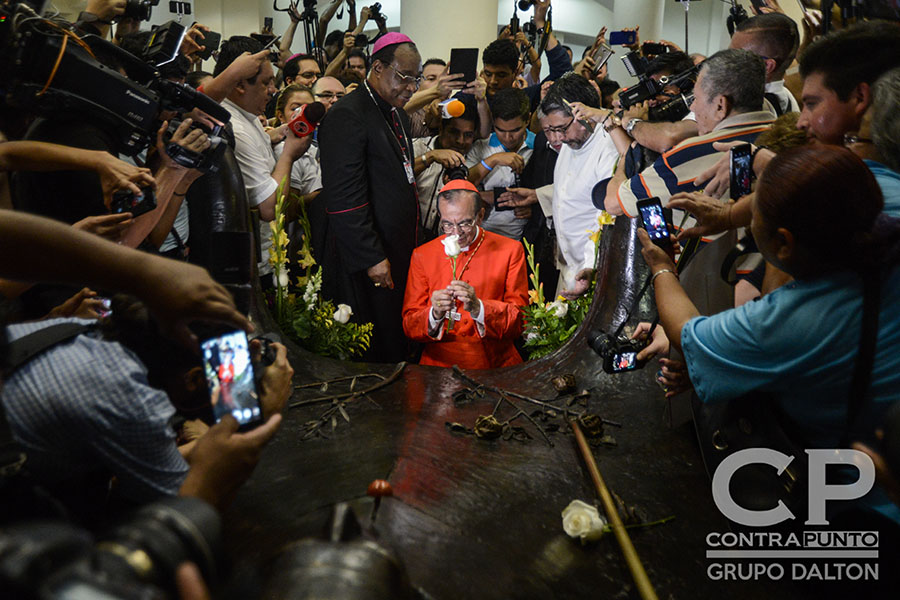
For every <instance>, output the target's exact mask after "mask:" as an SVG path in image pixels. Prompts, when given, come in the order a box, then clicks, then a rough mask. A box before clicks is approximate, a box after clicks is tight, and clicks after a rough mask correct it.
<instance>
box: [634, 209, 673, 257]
mask: <svg viewBox="0 0 900 600" xmlns="http://www.w3.org/2000/svg"><path fill="white" fill-rule="evenodd" d="M637 207H638V211H640V213H641V224H642V225H643V226H644V229H646V230H647V235H649V236H650V240H651V241H652V242H653V243H654V244H657V245H660V246H668V245H670V240H669V226H668V225H667V224H666V216H665V214H664V213H663V207H662V203H661V202H660V201H659V198H648V199H646V200H641V201H639V202H638V203H637Z"/></svg>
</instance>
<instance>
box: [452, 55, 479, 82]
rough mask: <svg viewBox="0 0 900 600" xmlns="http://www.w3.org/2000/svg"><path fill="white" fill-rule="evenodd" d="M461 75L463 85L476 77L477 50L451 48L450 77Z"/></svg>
mask: <svg viewBox="0 0 900 600" xmlns="http://www.w3.org/2000/svg"><path fill="white" fill-rule="evenodd" d="M455 73H462V74H463V75H464V77H463V79H464V81H465V83H470V82H472V81H475V79H476V78H477V77H478V48H452V49H451V50H450V75H453V74H455Z"/></svg>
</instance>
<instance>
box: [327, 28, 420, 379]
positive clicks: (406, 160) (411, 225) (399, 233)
mask: <svg viewBox="0 0 900 600" xmlns="http://www.w3.org/2000/svg"><path fill="white" fill-rule="evenodd" d="M374 50H375V51H374V53H373V54H372V70H371V71H370V73H369V77H368V79H367V80H366V82H365V83H364V84H363V85H361V86H359V87H358V88H357V89H356V90H354V91H353V92H352V93H350V94H348V95H347V96H345V97H344V98H343V99H341V100H340V101H338V102H337V103H336V104H335V105H334V106H333V107H332V108H331V110H329V111H328V114H327V115H326V117H325V119H324V120H323V121H322V124H321V125H320V128H319V134H318V141H319V156H320V160H321V165H322V194H321V195H320V196H319V198H318V199H317V204H318V209H319V210H320V213H324V215H322V214H320V215H319V216H320V218H321V219H322V220H321V221H320V220H319V219H315V217H314V222H313V227H314V229H318V231H317V232H316V233H314V244H315V248H314V251H315V253H316V257H317V259H318V261H319V262H320V264H321V265H322V267H323V270H324V271H323V292H324V293H325V296H326V297H328V298H331V299H332V300H334V302H335V303H336V304H337V303H344V304H349V305H350V306H351V307H352V308H353V312H354V314H355V316H356V317H357V319H358V320H359V321H360V322H367V321H368V322H372V323H374V325H375V329H374V332H373V338H372V346H371V348H370V349H369V352H368V353H367V355H366V356H365V357H364V358H365V359H367V360H371V361H375V362H396V361H401V360H405V359H406V358H407V352H408V343H407V340H406V337H405V336H404V335H403V327H402V323H401V313H402V309H403V293H404V289H405V288H406V278H407V273H408V271H409V261H410V256H411V255H412V251H413V249H414V248H415V247H416V246H417V245H418V243H419V215H418V211H419V203H418V199H417V196H416V184H415V176H414V175H413V170H412V166H413V162H414V160H415V156H414V155H413V149H412V148H413V146H412V139H411V138H410V136H409V133H408V132H409V130H410V129H409V117H408V116H407V115H406V113H405V112H404V111H403V106H404V105H405V104H406V102H407V101H408V100H409V98H410V96H411V95H412V94H413V93H414V92H415V91H416V89H417V87H418V78H419V74H420V71H421V68H422V61H421V58H420V56H419V53H418V51H417V50H416V47H415V45H414V44H413V43H412V41H411V40H410V39H409V38H408V37H406V36H405V35H402V34H399V33H389V34H387V35H384V36H382V37H381V38H379V40H378V41H377V42H376V44H375V49H374ZM323 209H324V210H323ZM314 212H315V209H314ZM323 221H324V222H323Z"/></svg>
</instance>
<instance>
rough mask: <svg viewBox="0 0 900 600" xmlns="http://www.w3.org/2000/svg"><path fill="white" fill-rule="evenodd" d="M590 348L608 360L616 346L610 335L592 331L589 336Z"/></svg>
mask: <svg viewBox="0 0 900 600" xmlns="http://www.w3.org/2000/svg"><path fill="white" fill-rule="evenodd" d="M587 342H588V346H590V347H591V350H593V351H594V352H596V353H597V354H599V355H600V356H602V357H603V358H606V357H607V356H609V354H610V352H611V351H612V350H613V347H614V344H613V341H612V340H611V339H610V337H609V334H607V333H605V332H603V331H591V332H589V333H588V335H587Z"/></svg>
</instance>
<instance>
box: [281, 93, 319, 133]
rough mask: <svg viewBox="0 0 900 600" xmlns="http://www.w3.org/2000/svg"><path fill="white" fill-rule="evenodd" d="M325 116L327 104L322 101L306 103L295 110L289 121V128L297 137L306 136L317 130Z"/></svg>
mask: <svg viewBox="0 0 900 600" xmlns="http://www.w3.org/2000/svg"><path fill="white" fill-rule="evenodd" d="M324 116H325V105H324V104H322V103H321V102H311V103H309V104H304V105H303V106H301V107H300V108H298V109H297V110H295V111H294V116H293V117H291V120H290V122H289V123H288V129H290V130H291V131H292V132H294V135H296V136H297V137H306V136H308V135H310V134H311V133H312V132H313V131H315V130H316V126H317V125H318V124H319V121H321V120H322V117H324Z"/></svg>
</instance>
